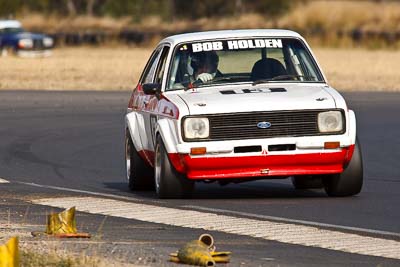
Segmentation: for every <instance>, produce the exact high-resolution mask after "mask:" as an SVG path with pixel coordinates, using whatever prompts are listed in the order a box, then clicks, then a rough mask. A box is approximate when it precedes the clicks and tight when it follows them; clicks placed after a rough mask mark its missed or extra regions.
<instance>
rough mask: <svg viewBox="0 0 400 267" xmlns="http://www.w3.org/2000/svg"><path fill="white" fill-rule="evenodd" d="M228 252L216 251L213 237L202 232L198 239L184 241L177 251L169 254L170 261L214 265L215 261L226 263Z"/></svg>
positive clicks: (228, 257)
mask: <svg viewBox="0 0 400 267" xmlns="http://www.w3.org/2000/svg"><path fill="white" fill-rule="evenodd" d="M230 254H231V253H230V252H216V251H215V246H214V239H213V237H212V236H211V235H209V234H203V235H201V236H200V237H199V239H198V240H193V241H190V242H188V243H186V244H185V245H184V246H183V247H182V248H181V249H179V251H178V252H177V253H171V254H170V256H171V257H170V261H173V262H180V263H186V264H191V265H198V266H215V263H216V262H218V263H227V262H229V260H230Z"/></svg>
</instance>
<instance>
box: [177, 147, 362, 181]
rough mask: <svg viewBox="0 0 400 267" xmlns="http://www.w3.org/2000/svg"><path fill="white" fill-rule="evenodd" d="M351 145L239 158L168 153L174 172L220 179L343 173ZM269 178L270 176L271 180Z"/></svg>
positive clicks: (200, 177) (195, 178) (350, 152)
mask: <svg viewBox="0 0 400 267" xmlns="http://www.w3.org/2000/svg"><path fill="white" fill-rule="evenodd" d="M353 150H354V146H350V147H348V148H342V149H341V151H338V152H329V150H327V152H324V153H311V154H292V155H270V154H268V155H258V156H241V157H191V156H190V155H187V154H185V155H182V154H169V158H170V160H171V162H172V164H173V165H174V167H175V169H177V171H179V172H181V173H185V174H186V175H187V177H188V178H189V179H194V180H197V179H224V178H245V177H262V176H264V177H269V176H292V175H317V174H335V173H341V172H342V171H343V166H345V165H346V164H347V163H348V162H349V161H350V159H351V157H352V154H353ZM271 178H272V177H271Z"/></svg>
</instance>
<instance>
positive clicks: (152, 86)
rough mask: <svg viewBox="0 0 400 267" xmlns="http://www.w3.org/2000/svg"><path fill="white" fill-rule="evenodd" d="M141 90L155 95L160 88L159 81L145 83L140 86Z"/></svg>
mask: <svg viewBox="0 0 400 267" xmlns="http://www.w3.org/2000/svg"><path fill="white" fill-rule="evenodd" d="M142 88H143V92H144V93H145V94H146V95H155V94H158V93H160V90H161V84H159V83H145V84H143V86H142Z"/></svg>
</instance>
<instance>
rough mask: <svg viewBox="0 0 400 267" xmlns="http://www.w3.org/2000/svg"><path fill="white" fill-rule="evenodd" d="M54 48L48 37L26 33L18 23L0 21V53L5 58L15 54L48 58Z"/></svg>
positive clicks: (51, 40) (51, 39) (14, 21)
mask: <svg viewBox="0 0 400 267" xmlns="http://www.w3.org/2000/svg"><path fill="white" fill-rule="evenodd" d="M53 46H54V40H53V38H51V37H50V36H47V35H44V34H38V33H30V32H26V31H25V30H24V29H23V28H22V25H21V23H20V22H19V21H16V20H0V53H1V55H2V56H6V55H8V54H10V53H15V54H16V55H19V56H24V57H34V56H48V55H50V54H51V49H52V48H53Z"/></svg>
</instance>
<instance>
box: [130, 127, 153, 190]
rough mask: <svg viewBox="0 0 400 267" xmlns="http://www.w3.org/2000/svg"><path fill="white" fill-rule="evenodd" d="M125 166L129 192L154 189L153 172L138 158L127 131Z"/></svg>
mask: <svg viewBox="0 0 400 267" xmlns="http://www.w3.org/2000/svg"><path fill="white" fill-rule="evenodd" d="M125 166H126V177H127V179H128V186H129V189H130V190H132V191H133V190H151V189H153V188H154V180H153V178H152V176H153V170H152V168H150V167H149V166H148V165H147V164H146V163H145V162H144V160H143V159H142V158H141V157H140V156H139V154H138V152H137V151H136V148H135V146H134V145H133V142H132V139H131V137H130V134H129V131H128V130H127V131H126V135H125Z"/></svg>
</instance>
